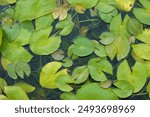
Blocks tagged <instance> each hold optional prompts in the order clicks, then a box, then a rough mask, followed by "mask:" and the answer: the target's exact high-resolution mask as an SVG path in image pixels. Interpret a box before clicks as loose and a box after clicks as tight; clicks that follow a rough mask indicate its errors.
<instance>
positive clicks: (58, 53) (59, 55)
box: [51, 49, 65, 61]
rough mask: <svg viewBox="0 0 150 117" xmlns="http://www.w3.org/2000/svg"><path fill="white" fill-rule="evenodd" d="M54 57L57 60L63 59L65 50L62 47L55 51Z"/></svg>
mask: <svg viewBox="0 0 150 117" xmlns="http://www.w3.org/2000/svg"><path fill="white" fill-rule="evenodd" d="M51 56H52V58H53V59H55V60H58V61H59V60H62V59H63V58H64V57H65V56H64V51H62V50H61V49H59V50H57V51H55V52H54V53H52V54H51Z"/></svg>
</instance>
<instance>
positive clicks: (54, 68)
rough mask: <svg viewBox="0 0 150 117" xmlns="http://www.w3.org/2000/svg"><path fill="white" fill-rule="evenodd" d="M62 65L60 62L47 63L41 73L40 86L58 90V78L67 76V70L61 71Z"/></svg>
mask: <svg viewBox="0 0 150 117" xmlns="http://www.w3.org/2000/svg"><path fill="white" fill-rule="evenodd" d="M61 67H62V63H60V62H50V63H47V64H46V65H45V66H44V67H43V68H42V70H41V72H40V85H41V86H42V87H44V88H50V89H53V88H57V86H56V81H55V80H56V78H57V77H59V76H61V75H65V74H67V70H66V69H64V70H60V71H59V69H60V68H61Z"/></svg>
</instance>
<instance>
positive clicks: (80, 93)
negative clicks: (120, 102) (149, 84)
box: [76, 83, 118, 100]
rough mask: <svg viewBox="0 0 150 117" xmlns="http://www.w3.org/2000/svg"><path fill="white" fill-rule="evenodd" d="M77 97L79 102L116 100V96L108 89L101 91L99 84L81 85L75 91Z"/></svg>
mask: <svg viewBox="0 0 150 117" xmlns="http://www.w3.org/2000/svg"><path fill="white" fill-rule="evenodd" d="M76 95H77V97H78V98H79V99H81V100H117V99H118V98H117V96H116V95H115V94H114V93H113V91H112V90H111V89H110V88H108V89H103V88H101V87H100V85H99V83H90V84H85V85H83V86H82V87H81V88H80V89H78V90H77V93H76Z"/></svg>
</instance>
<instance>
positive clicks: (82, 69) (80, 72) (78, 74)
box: [72, 66, 89, 84]
mask: <svg viewBox="0 0 150 117" xmlns="http://www.w3.org/2000/svg"><path fill="white" fill-rule="evenodd" d="M88 76H89V71H88V68H87V66H78V67H76V68H75V69H74V70H73V73H72V77H73V79H74V80H75V83H76V84H80V83H83V82H84V81H86V80H87V78H88Z"/></svg>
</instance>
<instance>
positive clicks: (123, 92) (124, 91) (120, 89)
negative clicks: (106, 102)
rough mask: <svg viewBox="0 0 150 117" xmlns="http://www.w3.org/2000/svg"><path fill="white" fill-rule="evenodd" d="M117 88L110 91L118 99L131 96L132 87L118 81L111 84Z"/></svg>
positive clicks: (127, 83)
mask: <svg viewBox="0 0 150 117" xmlns="http://www.w3.org/2000/svg"><path fill="white" fill-rule="evenodd" d="M113 85H115V86H116V87H117V88H114V89H112V90H113V92H114V93H115V94H116V95H117V96H118V97H120V98H127V97H129V96H131V95H132V93H133V87H132V85H131V84H130V83H129V82H127V81H124V80H118V81H116V82H114V83H113Z"/></svg>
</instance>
